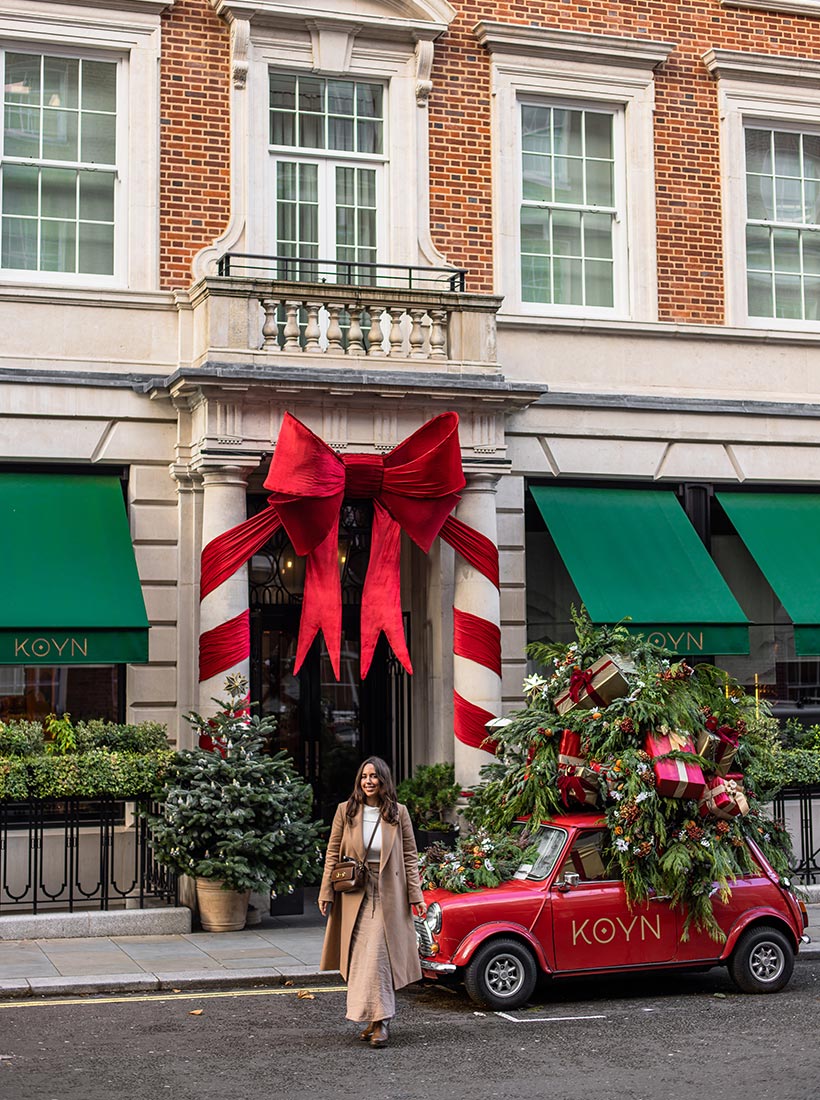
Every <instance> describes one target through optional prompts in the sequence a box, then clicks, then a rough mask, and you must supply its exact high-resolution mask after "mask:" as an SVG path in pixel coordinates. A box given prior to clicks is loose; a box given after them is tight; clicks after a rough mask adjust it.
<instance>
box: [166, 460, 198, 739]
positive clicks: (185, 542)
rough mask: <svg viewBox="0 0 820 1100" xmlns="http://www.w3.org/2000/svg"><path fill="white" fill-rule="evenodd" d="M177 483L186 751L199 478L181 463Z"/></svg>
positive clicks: (180, 695) (192, 685)
mask: <svg viewBox="0 0 820 1100" xmlns="http://www.w3.org/2000/svg"><path fill="white" fill-rule="evenodd" d="M171 476H172V477H173V478H174V480H175V481H176V483H177V494H178V500H179V508H178V512H179V528H178V540H177V578H178V579H177V712H178V720H177V727H178V729H177V748H180V749H187V748H190V747H191V746H192V745H193V743H194V734H193V731H192V729H191V727H190V725H189V724H188V722H186V721H184V715H186V714H188V713H189V712H190V711H191V710H198V709H199V553H200V544H199V532H200V530H201V529H202V476H201V474H196V473H193V472H192V471H191V469H190V467H189V466H188V464H187V463H185V462H175V463H173V464H172V466H171Z"/></svg>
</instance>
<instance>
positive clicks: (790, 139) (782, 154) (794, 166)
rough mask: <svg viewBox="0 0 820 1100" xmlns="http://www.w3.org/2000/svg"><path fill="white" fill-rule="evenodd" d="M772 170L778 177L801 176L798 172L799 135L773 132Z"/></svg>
mask: <svg viewBox="0 0 820 1100" xmlns="http://www.w3.org/2000/svg"><path fill="white" fill-rule="evenodd" d="M774 170H775V175H778V176H797V177H798V178H799V177H800V176H801V175H802V173H801V171H800V135H799V134H784V133H779V132H777V131H775V135H774Z"/></svg>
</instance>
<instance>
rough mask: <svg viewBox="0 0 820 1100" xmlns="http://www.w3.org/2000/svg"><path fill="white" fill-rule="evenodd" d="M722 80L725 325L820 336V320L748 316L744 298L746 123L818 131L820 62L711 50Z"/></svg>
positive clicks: (709, 57)
mask: <svg viewBox="0 0 820 1100" xmlns="http://www.w3.org/2000/svg"><path fill="white" fill-rule="evenodd" d="M703 61H704V64H705V65H706V67H707V69H708V70H709V72H710V73H712V75H713V76H715V77H717V80H718V108H719V112H720V164H721V172H720V174H721V189H722V203H723V266H724V280H725V308H726V324H727V325H728V326H730V327H735V328H747V329H753V330H755V329H756V330H760V329H763V330H765V331H766V332H778V331H780V332H791V333H814V332H820V322H819V321H794V320H791V319H788V320H787V319H783V320H781V319H778V318H776V317H750V316H749V313H748V303H747V294H746V236H745V234H746V154H745V140H744V134H743V130H744V123H745V122H746V121H747V120H749V121H757V122H761V123H764V124H767V125H771V126H773V127H775V128H777V126H778V125H786V126H802V127H805V129H806V130H814V131H817V130H818V119H819V118H820V62H818V61H810V60H808V59H803V58H783V57H777V56H773V55H768V54H740V53H737V52H735V51H732V50H714V49H713V50H709V51H708V52H707V53H705V54H704V55H703Z"/></svg>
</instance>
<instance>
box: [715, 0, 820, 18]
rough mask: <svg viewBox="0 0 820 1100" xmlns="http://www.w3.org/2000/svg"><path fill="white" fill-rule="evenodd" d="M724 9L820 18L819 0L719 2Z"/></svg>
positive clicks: (728, 0) (742, 0)
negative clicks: (741, 9) (748, 9)
mask: <svg viewBox="0 0 820 1100" xmlns="http://www.w3.org/2000/svg"><path fill="white" fill-rule="evenodd" d="M720 3H721V6H722V7H724V8H754V9H755V10H756V11H770V12H772V13H773V14H775V15H809V16H814V17H815V18H816V19H817V18H820V0H720Z"/></svg>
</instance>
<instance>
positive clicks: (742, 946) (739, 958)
mask: <svg viewBox="0 0 820 1100" xmlns="http://www.w3.org/2000/svg"><path fill="white" fill-rule="evenodd" d="M793 970H794V948H793V947H792V945H791V943H789V940H788V939H787V937H786V936H785V935H784V934H783V933H782V932H781V931H780V930H779V929H777V928H772V927H771V926H770V925H763V926H761V927H758V928H750V929H749V930H748V931H747V932H744V933H743V935H742V936H741V937H740V939H739V940H738V942H737V946H736V947H735V949H734V951H733V952H732V957H731V958H730V959H729V977H730V978H731V979H732V981H733V982H734V983H735V985H736V986H737V987H738V989H739V990H741V992H743V993H777V992H778V990H780V989H782V988H783V987H784V986H785V985H787V984H788V981H789V978H791V976H792V971H793Z"/></svg>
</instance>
